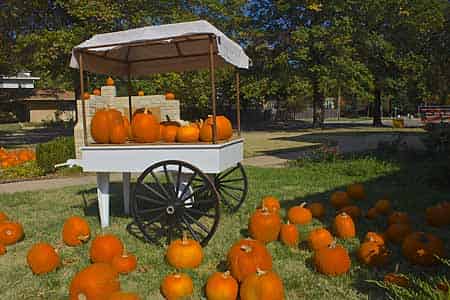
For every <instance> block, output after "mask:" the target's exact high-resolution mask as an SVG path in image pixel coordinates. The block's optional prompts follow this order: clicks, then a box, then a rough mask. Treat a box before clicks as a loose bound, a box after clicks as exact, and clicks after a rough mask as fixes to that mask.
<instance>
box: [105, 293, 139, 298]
mask: <svg viewBox="0 0 450 300" xmlns="http://www.w3.org/2000/svg"><path fill="white" fill-rule="evenodd" d="M140 299H141V298H140V297H139V296H138V294H136V293H130V292H114V293H112V294H111V295H109V297H108V300H140Z"/></svg>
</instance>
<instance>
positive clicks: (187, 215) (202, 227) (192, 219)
mask: <svg viewBox="0 0 450 300" xmlns="http://www.w3.org/2000/svg"><path fill="white" fill-rule="evenodd" d="M185 215H186V217H188V218H189V219H190V220H191V221H192V222H194V223H195V224H196V225H197V226H198V227H200V229H202V230H203V231H204V232H206V234H208V233H209V229H208V227H206V226H205V225H203V224H202V223H200V222H199V221H198V220H196V219H195V218H194V217H192V216H191V215H190V214H189V213H188V212H185Z"/></svg>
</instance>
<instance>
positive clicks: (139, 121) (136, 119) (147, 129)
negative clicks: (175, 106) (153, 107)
mask: <svg viewBox="0 0 450 300" xmlns="http://www.w3.org/2000/svg"><path fill="white" fill-rule="evenodd" d="M131 131H132V133H133V138H134V140H135V141H136V142H138V143H153V142H156V141H158V140H159V139H160V128H159V123H158V122H157V121H156V119H155V117H154V116H153V115H152V114H151V113H150V112H149V111H148V110H147V109H144V111H143V112H137V113H135V115H134V116H133V120H132V121H131Z"/></svg>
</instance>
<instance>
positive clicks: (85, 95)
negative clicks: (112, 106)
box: [83, 92, 91, 100]
mask: <svg viewBox="0 0 450 300" xmlns="http://www.w3.org/2000/svg"><path fill="white" fill-rule="evenodd" d="M90 98H91V95H90V94H89V93H88V92H84V93H83V100H89V99H90Z"/></svg>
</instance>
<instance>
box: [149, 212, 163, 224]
mask: <svg viewBox="0 0 450 300" xmlns="http://www.w3.org/2000/svg"><path fill="white" fill-rule="evenodd" d="M164 214H165V212H164V211H163V212H162V213H160V214H159V215H157V216H155V217H153V218H151V219H149V220H146V219H144V221H146V222H147V223H148V224H147V226H148V225H150V224H153V223H155V221H158V220H160V219H161V217H162V216H163V215H164Z"/></svg>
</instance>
